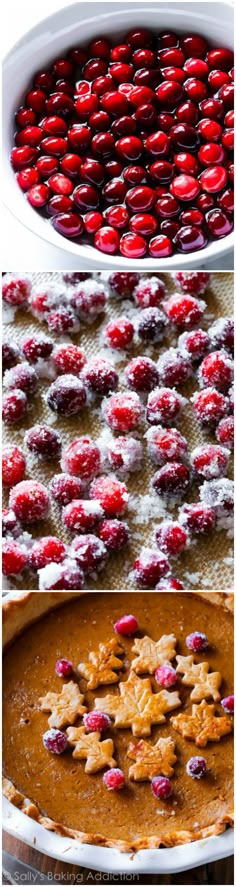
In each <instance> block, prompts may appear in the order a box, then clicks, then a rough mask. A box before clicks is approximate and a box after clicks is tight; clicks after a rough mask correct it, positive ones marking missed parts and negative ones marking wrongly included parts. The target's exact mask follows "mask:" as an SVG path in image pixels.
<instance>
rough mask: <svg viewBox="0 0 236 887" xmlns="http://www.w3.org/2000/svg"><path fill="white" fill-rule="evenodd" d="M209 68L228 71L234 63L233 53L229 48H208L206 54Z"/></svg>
mask: <svg viewBox="0 0 236 887" xmlns="http://www.w3.org/2000/svg"><path fill="white" fill-rule="evenodd" d="M207 63H208V65H209V68H210V69H211V70H212V69H213V70H216V69H217V68H220V70H221V71H229V69H230V68H231V67H232V65H233V63H234V54H233V52H232V50H231V49H210V51H209V52H208V54H207Z"/></svg>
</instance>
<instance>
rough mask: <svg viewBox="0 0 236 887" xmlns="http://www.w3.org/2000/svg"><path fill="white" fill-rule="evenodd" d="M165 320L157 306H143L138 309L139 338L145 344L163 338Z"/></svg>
mask: <svg viewBox="0 0 236 887" xmlns="http://www.w3.org/2000/svg"><path fill="white" fill-rule="evenodd" d="M166 325H167V320H166V317H165V315H164V314H163V311H160V309H159V308H144V309H143V311H140V314H139V316H138V323H137V333H138V336H139V339H141V341H142V342H145V344H149V343H150V342H151V343H155V342H158V341H160V339H162V338H163V335H164V333H165V327H166Z"/></svg>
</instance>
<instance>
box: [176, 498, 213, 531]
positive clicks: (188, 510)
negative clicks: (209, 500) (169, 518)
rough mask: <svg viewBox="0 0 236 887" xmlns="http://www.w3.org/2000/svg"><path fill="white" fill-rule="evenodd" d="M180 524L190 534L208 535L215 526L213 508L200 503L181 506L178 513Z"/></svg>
mask: <svg viewBox="0 0 236 887" xmlns="http://www.w3.org/2000/svg"><path fill="white" fill-rule="evenodd" d="M179 520H180V523H181V524H182V525H183V526H184V527H186V528H187V530H189V532H191V533H197V534H199V533H200V534H205V533H209V532H210V530H212V529H213V528H214V526H215V513H214V510H213V508H211V507H210V506H207V505H203V504H202V503H201V502H196V503H195V502H193V503H192V504H191V505H183V506H182V508H181V509H180V512H179Z"/></svg>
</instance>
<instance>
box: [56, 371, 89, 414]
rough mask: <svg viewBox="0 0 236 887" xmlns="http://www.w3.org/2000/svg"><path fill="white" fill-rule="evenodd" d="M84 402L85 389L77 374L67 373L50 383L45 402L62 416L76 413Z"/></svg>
mask: <svg viewBox="0 0 236 887" xmlns="http://www.w3.org/2000/svg"><path fill="white" fill-rule="evenodd" d="M85 403H86V391H85V388H84V386H83V384H82V382H81V380H80V379H78V378H77V376H73V375H72V374H69V373H67V374H66V375H63V376H60V377H59V379H56V381H55V382H53V383H52V385H50V388H49V389H48V391H47V404H48V406H49V407H50V409H51V410H53V412H56V413H59V415H62V416H75V415H77V414H78V413H79V412H80V410H81V409H82V408H83V406H84V405H85Z"/></svg>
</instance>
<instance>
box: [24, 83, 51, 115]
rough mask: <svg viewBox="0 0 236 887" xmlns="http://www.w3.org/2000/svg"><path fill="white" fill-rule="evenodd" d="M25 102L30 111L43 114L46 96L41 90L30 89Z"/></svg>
mask: <svg viewBox="0 0 236 887" xmlns="http://www.w3.org/2000/svg"><path fill="white" fill-rule="evenodd" d="M25 100H26V105H27V107H28V108H31V110H32V111H35V113H36V114H42V113H43V111H44V108H45V100H46V95H45V92H43V90H42V89H32V90H31V91H30V92H28V93H27V95H26V97H25Z"/></svg>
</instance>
